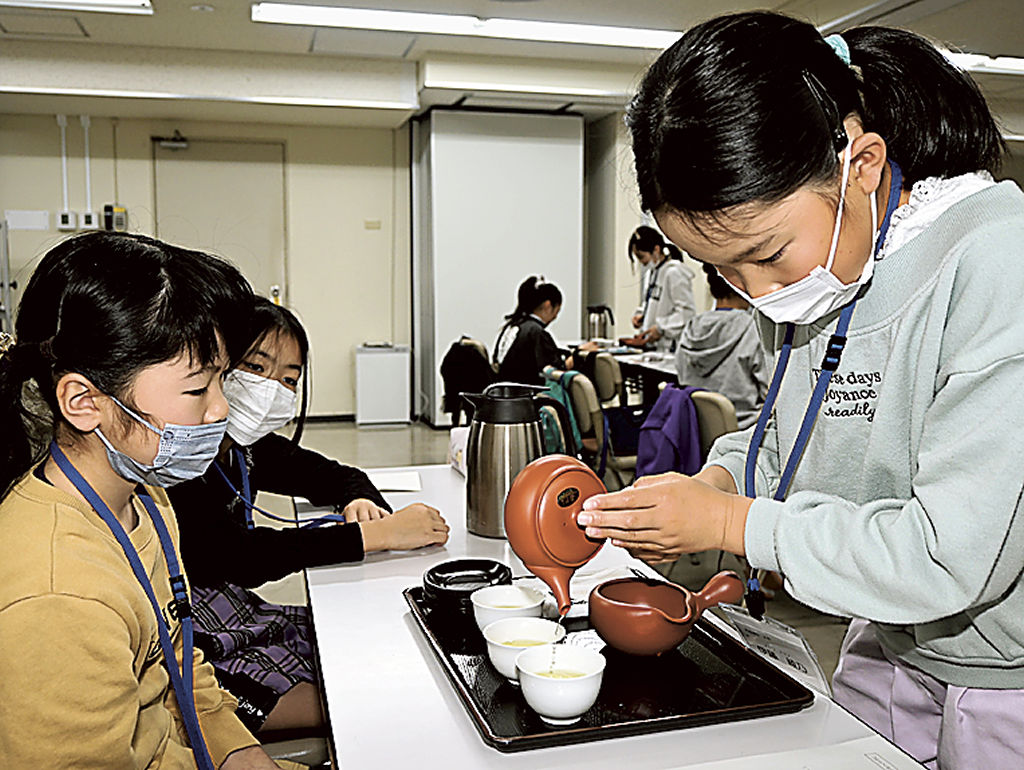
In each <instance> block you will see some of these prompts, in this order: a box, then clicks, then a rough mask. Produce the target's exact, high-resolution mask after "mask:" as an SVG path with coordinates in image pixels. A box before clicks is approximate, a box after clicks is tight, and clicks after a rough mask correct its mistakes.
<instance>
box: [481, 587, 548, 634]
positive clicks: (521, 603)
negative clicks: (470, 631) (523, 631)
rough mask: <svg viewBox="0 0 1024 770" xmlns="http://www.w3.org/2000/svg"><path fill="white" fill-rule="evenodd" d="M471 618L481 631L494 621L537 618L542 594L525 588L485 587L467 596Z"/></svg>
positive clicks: (539, 613) (539, 612)
mask: <svg viewBox="0 0 1024 770" xmlns="http://www.w3.org/2000/svg"><path fill="white" fill-rule="evenodd" d="M469 600H470V602H472V604H473V617H474V618H476V624H477V626H478V627H479V628H480V630H481V631H483V630H484V629H485V628H487V626H489V625H490V624H491V623H493V622H494V621H496V620H504V619H505V618H539V617H540V615H541V607H542V605H543V604H544V594H543V593H541V592H540V591H538V590H536V589H534V588H529V587H527V586H506V585H502V586H487V587H486V588H478V589H477V590H476V591H474V592H473V593H471V594H470V595H469Z"/></svg>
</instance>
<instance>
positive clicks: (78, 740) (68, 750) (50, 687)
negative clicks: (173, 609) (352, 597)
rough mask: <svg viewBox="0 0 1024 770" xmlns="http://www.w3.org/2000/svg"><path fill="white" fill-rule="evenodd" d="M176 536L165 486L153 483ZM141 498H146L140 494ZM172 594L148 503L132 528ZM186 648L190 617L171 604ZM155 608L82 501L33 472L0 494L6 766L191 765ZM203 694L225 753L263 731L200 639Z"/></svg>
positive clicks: (212, 736) (158, 586) (2, 760)
mask: <svg viewBox="0 0 1024 770" xmlns="http://www.w3.org/2000/svg"><path fill="white" fill-rule="evenodd" d="M149 491H150V493H151V494H152V496H153V500H154V501H155V502H156V504H157V506H158V508H159V509H160V513H161V515H162V516H163V518H164V521H165V522H166V524H167V527H168V529H169V530H170V532H171V536H172V537H173V538H174V541H175V543H177V541H178V525H177V522H176V521H175V518H174V513H173V511H172V510H171V507H170V504H169V502H168V500H167V495H166V494H165V493H164V491H163V490H162V489H150V490H149ZM140 510H141V506H140ZM129 537H130V538H131V541H132V543H133V544H134V546H135V548H136V550H137V551H138V552H139V557H140V559H141V561H142V564H143V565H144V566H145V568H146V571H147V572H148V574H149V577H150V580H151V581H152V583H153V588H154V590H155V593H156V597H157V600H158V601H159V603H160V605H161V606H162V607H166V606H167V605H168V604H169V603H170V601H171V598H172V596H171V590H170V586H169V584H168V575H167V564H166V562H165V561H164V556H163V552H162V551H161V549H160V541H159V538H158V537H157V534H156V530H155V529H154V527H153V524H152V522H151V521H150V519H149V516H147V515H146V514H145V513H144V512H142V513H141V515H140V516H139V523H138V526H136V527H135V529H134V530H133V531H132V532H130V533H129ZM164 614H165V617H168V619H169V620H170V623H171V636H172V639H173V641H174V647H175V649H176V650H177V653H178V658H179V660H180V658H181V626H180V624H179V623H178V622H177V621H175V620H172V619H170V618H169V616H168V615H167V613H166V611H165V613H164ZM162 664H163V654H162V652H161V649H160V643H159V638H158V635H157V624H156V618H155V616H154V613H153V608H152V606H151V605H150V603H149V600H148V599H147V598H146V595H145V593H144V592H143V590H142V587H141V586H140V585H139V582H138V580H137V579H136V578H135V575H134V573H133V572H132V570H131V567H130V566H129V565H128V561H127V559H126V558H125V555H124V552H123V551H122V550H121V546H120V545H118V543H117V541H116V540H115V539H114V536H113V535H112V534H111V533H110V531H109V530H108V529H107V525H106V524H104V523H103V521H102V520H101V519H100V517H99V516H98V515H96V513H95V512H93V510H92V509H91V508H90V507H89V506H88V505H87V504H86V503H84V502H81V501H79V500H76V499H75V498H73V497H72V496H70V495H68V494H67V493H65V492H62V491H60V490H59V489H56V488H55V487H52V486H50V485H49V484H47V483H45V482H43V481H41V480H40V479H38V478H36V477H35V476H34V475H32V474H29V475H28V476H26V477H25V478H23V479H22V480H21V481H20V482H18V484H17V485H16V486H15V487H14V488H13V489H12V490H11V492H10V493H9V494H8V495H7V497H6V498H4V500H3V501H2V502H0V767H2V768H42V767H47V768H58V767H59V768H64V767H68V768H70V767H74V768H111V769H112V770H113V769H114V768H116V769H117V770H127V769H128V768H161V770H163V769H164V768H194V767H195V761H194V759H193V756H192V750H191V749H190V748H189V742H188V738H187V736H186V733H185V728H184V723H183V722H182V720H181V716H180V712H179V710H178V705H177V702H176V700H175V696H174V688H173V687H172V686H171V684H170V678H169V677H168V675H167V671H166V670H165V668H164V666H163V665H162ZM193 668H194V671H195V700H196V708H197V711H198V712H199V719H200V722H201V724H202V728H203V734H204V735H205V736H206V742H207V745H208V747H209V750H210V755H211V756H212V758H213V761H214V763H215V764H216V765H218V766H219V765H220V764H221V763H222V762H223V761H224V759H225V758H226V757H227V755H228V754H230V753H231V752H232V751H235V750H237V749H241V748H244V747H247V746H253V745H256V744H257V743H258V741H257V740H256V739H255V738H253V737H252V735H251V734H250V733H249V732H248V730H246V729H245V727H243V725H242V723H241V722H240V721H239V720H238V718H237V717H236V716H235V713H234V712H235V707H236V705H237V703H236V701H235V700H234V698H232V697H231V696H230V695H229V694H228V693H226V692H224V691H223V690H221V689H220V688H219V687H218V686H217V681H216V679H215V678H214V673H213V668H212V667H211V666H210V665H209V664H208V663H204V662H203V659H202V653H200V652H199V651H198V650H196V651H195V653H194V656H193Z"/></svg>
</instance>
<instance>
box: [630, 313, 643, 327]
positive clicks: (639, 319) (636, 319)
mask: <svg viewBox="0 0 1024 770" xmlns="http://www.w3.org/2000/svg"><path fill="white" fill-rule="evenodd" d="M643 322H644V317H643V316H642V315H640V314H639V313H637V314H636V315H635V316H633V328H634V329H639V328H640V324H642V323H643Z"/></svg>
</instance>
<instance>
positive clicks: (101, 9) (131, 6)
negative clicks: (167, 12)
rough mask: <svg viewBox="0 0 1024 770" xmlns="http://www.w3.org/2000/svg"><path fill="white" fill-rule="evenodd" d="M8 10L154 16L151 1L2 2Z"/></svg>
mask: <svg viewBox="0 0 1024 770" xmlns="http://www.w3.org/2000/svg"><path fill="white" fill-rule="evenodd" d="M0 6H3V7H7V8H36V9H40V10H47V11H95V12H98V13H127V14H133V15H145V16H152V15H153V4H152V3H151V2H150V0H0Z"/></svg>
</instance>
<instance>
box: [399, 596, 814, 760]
mask: <svg viewBox="0 0 1024 770" xmlns="http://www.w3.org/2000/svg"><path fill="white" fill-rule="evenodd" d="M417 591H422V587H421V586H411V587H409V588H406V589H404V590H403V591H402V596H403V597H404V598H405V602H406V604H408V605H409V609H410V611H411V613H412V616H413V619H414V620H415V621H416V625H417V626H418V627H419V629H420V631H421V632H422V633H423V635H424V636H425V637H426V639H427V642H428V643H429V645H430V648H431V651H432V652H433V653H434V657H435V658H436V659H437V661H438V662H439V663H440V664H441V668H442V670H443V671H444V673H445V675H446V676H447V677H448V680H449V681H450V682H451V683H452V686H453V687H454V688H455V692H456V693H457V694H458V696H459V700H460V701H462V705H463V707H464V708H465V709H466V711H467V712H468V713H469V715H470V717H472V721H473V725H474V726H475V727H476V729H477V732H479V733H480V737H481V738H482V739H483V740H484V743H486V744H488V745H489V746H491V747H493V748H495V749H497V750H498V751H501V752H504V753H513V752H519V751H529V750H531V749H541V748H554V747H557V746H568V745H572V744H577V743H590V742H593V741H601V740H609V739H611V738H625V737H630V736H636V735H647V734H650V733H657V732H667V731H669V730H675V729H686V728H690V727H702V726H706V725H711V724H724V723H726V722H741V721H745V720H748V719H757V718H761V717H767V716H778V715H781V714H793V713H796V712H797V711H801V710H803V709H805V708H807V707H808V706H810V705H811V704H812V703H813V702H814V693H813V692H811V691H810V690H809V689H807V688H806V687H805V686H804V685H803V684H801V683H800V682H798V681H796V680H795V679H793V678H792V677H791V676H789V675H788V674H786V673H785V672H784V671H781V670H779V669H777V668H776V667H775V666H773V665H772V664H771V663H768V662H767V661H765V660H762V659H761V658H760V657H758V656H757V654H756V653H754V652H752V651H751V650H750V649H748V648H747V647H746V646H745V645H743V644H741V643H740V642H738V641H736V640H735V639H733V638H732V637H731V636H729V635H728V634H726V633H725V632H724V631H722V630H721V629H718V628H716V627H715V626H714V625H712V624H711V623H709V622H708V621H707V620H705V619H704V618H700V619H699V620H698V621H697V622H696V623H695V624H694V626H693V628H692V630H691V631H690V633H691V634H692V633H694V632H697V633H702V634H703V635H704V636H707V637H710V638H711V639H712V640H713V641H715V642H717V643H719V644H722V645H724V646H726V647H730V648H731V650H730V651H731V652H732V653H733V654H736V655H739V656H740V657H741V658H747V659H748V661H749V662H750V665H751V668H753V669H755V673H757V674H758V675H759V676H761V677H762V678H766V679H770V680H772V682H773V684H776V685H777V686H782V687H790V688H792V689H793V690H794V696H793V697H791V698H789V699H788V700H783V701H771V702H768V703H764V704H761V705H758V706H754V707H744V708H742V709H740V708H737V709H723V710H719V711H709V712H705V713H704V714H703V715H680V716H669V717H655V718H652V719H644V720H634V721H630V722H616V723H613V724H608V725H603V726H601V727H591V726H587V727H561V728H559V727H555V726H554V725H551V726H550V727H549V729H547V730H545V731H544V732H543V733H531V734H528V735H517V736H511V737H509V736H504V735H496V734H495V733H494V732H493V731H492V730H491V727H490V724H489V723H488V721H487V719H486V717H485V716H484V715H483V713H482V712H481V711H480V709H479V708H478V707H477V704H476V701H475V700H474V699H473V695H472V693H471V692H470V691H469V689H468V687H467V686H466V683H465V682H464V681H463V680H462V677H461V676H460V675H459V672H458V670H457V669H456V668H455V666H454V665H452V662H451V660H450V659H449V658H448V656H447V654H446V653H445V652H444V650H443V649H442V647H441V642H440V640H439V639H438V638H437V636H436V635H435V634H434V632H433V631H431V630H430V627H429V626H428V625H427V620H426V617H425V616H424V614H423V611H422V609H421V608H420V605H419V602H418V601H417V600H416V598H415V593H416V592H417ZM722 714H726V715H727V716H726V718H724V719H723V718H721V715H722Z"/></svg>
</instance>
